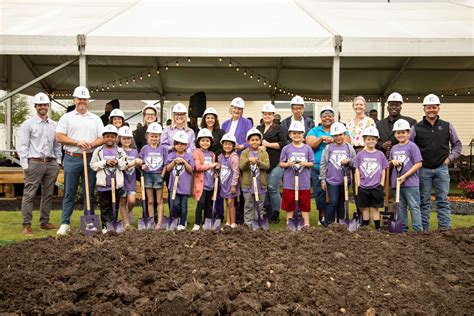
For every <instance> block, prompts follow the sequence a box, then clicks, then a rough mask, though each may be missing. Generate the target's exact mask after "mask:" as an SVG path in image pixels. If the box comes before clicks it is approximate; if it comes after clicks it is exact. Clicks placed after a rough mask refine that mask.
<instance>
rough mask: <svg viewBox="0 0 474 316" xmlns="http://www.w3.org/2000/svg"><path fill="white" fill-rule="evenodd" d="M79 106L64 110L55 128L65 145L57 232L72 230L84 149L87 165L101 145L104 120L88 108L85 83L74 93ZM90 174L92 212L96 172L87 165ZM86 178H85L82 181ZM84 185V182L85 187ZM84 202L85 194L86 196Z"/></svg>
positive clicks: (59, 233)
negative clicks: (61, 200) (72, 217)
mask: <svg viewBox="0 0 474 316" xmlns="http://www.w3.org/2000/svg"><path fill="white" fill-rule="evenodd" d="M73 97H74V104H75V105H76V109H75V110H74V111H72V112H69V113H66V114H64V115H63V116H62V117H61V119H60V120H59V123H58V127H57V129H56V140H57V141H58V142H59V143H61V144H63V145H64V199H63V213H62V218H61V226H60V227H59V229H58V232H57V234H58V235H65V234H67V233H68V232H69V231H70V226H69V225H70V219H71V215H72V212H73V208H74V201H75V197H76V192H77V186H78V183H79V178H80V177H82V179H83V180H84V164H83V154H82V153H83V152H84V151H85V152H86V153H87V165H89V164H90V159H91V156H92V152H93V150H94V148H95V147H98V146H100V145H102V142H103V141H102V135H101V131H102V129H103V128H104V125H103V124H102V120H101V119H100V117H98V116H97V115H95V114H93V113H91V112H89V111H88V110H87V105H88V103H89V99H90V94H89V90H88V89H87V88H86V87H82V86H79V87H77V88H76V89H75V90H74V93H73ZM87 171H88V175H89V195H90V201H91V212H92V213H93V212H94V186H95V172H93V171H92V170H91V169H90V168H88V169H87ZM83 182H84V181H83ZM82 192H85V190H84V185H83V191H82ZM84 203H85V196H84Z"/></svg>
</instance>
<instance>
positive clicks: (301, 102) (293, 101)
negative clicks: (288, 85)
mask: <svg viewBox="0 0 474 316" xmlns="http://www.w3.org/2000/svg"><path fill="white" fill-rule="evenodd" d="M291 105H302V106H304V100H303V98H302V97H300V96H299V95H295V96H294V97H293V99H291V101H290V106H291Z"/></svg>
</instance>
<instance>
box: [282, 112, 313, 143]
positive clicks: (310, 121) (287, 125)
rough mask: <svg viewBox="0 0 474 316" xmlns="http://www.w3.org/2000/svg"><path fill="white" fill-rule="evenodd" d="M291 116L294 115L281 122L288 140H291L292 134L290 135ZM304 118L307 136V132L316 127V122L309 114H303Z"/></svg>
mask: <svg viewBox="0 0 474 316" xmlns="http://www.w3.org/2000/svg"><path fill="white" fill-rule="evenodd" d="M291 118H292V116H289V117H287V118H286V119H284V120H283V121H281V123H280V126H281V127H282V128H283V131H284V133H285V136H286V138H287V139H288V140H290V136H289V135H288V129H289V128H290V124H291ZM303 120H304V136H305V137H306V134H308V132H309V130H310V129H312V128H313V127H314V122H313V119H312V118H310V117H307V116H303ZM288 143H289V142H288Z"/></svg>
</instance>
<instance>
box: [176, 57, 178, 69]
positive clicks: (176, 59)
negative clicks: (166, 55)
mask: <svg viewBox="0 0 474 316" xmlns="http://www.w3.org/2000/svg"><path fill="white" fill-rule="evenodd" d="M176 67H179V59H176Z"/></svg>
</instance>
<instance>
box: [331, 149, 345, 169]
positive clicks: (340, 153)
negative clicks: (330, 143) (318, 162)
mask: <svg viewBox="0 0 474 316" xmlns="http://www.w3.org/2000/svg"><path fill="white" fill-rule="evenodd" d="M344 159H347V153H346V151H344V150H335V151H333V153H332V155H331V158H329V162H330V163H331V164H332V165H333V166H334V168H336V169H337V170H341V168H342V166H341V161H342V160H344Z"/></svg>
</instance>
